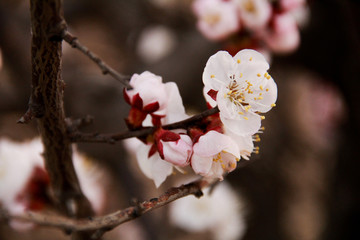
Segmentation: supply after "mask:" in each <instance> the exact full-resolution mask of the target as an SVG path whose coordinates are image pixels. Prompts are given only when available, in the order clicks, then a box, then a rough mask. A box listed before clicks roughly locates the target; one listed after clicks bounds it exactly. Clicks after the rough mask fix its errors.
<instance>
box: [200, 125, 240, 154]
mask: <svg viewBox="0 0 360 240" xmlns="http://www.w3.org/2000/svg"><path fill="white" fill-rule="evenodd" d="M193 150H194V154H196V155H199V156H201V157H212V156H214V155H216V154H218V153H219V152H221V151H226V152H229V153H231V154H232V155H234V156H235V157H237V158H239V157H240V154H239V148H238V146H237V145H236V143H235V142H234V141H233V140H232V139H231V138H230V137H229V136H226V135H224V134H221V133H219V132H216V131H209V132H207V133H206V134H204V135H203V136H201V137H200V138H199V140H198V142H197V143H195V144H194V147H193Z"/></svg>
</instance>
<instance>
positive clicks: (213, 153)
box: [191, 131, 240, 180]
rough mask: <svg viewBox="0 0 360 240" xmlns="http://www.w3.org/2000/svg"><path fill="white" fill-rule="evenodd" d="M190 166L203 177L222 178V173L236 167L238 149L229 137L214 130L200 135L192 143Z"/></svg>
mask: <svg viewBox="0 0 360 240" xmlns="http://www.w3.org/2000/svg"><path fill="white" fill-rule="evenodd" d="M193 151H194V153H193V156H192V158H191V166H192V168H193V170H194V171H195V173H197V174H200V175H202V176H204V177H209V178H219V179H221V180H222V179H223V175H224V174H225V173H227V172H231V171H233V170H234V169H235V168H236V162H237V161H238V160H239V159H240V151H239V148H238V146H237V144H236V143H235V142H234V141H233V140H232V139H231V137H229V136H226V135H224V134H221V133H219V132H216V131H209V132H207V133H206V134H204V135H202V136H201V137H200V138H199V140H198V141H197V142H196V143H195V144H194V147H193Z"/></svg>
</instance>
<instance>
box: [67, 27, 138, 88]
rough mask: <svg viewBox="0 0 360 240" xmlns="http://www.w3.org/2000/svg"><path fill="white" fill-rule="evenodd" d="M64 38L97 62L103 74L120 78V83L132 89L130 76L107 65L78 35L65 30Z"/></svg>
mask: <svg viewBox="0 0 360 240" xmlns="http://www.w3.org/2000/svg"><path fill="white" fill-rule="evenodd" d="M62 38H63V39H64V41H65V42H67V43H69V44H70V45H71V46H72V47H73V48H76V49H78V50H80V51H81V52H82V53H83V54H85V55H86V56H88V57H89V58H90V59H91V60H92V61H93V62H95V63H96V64H97V65H98V66H99V68H100V69H101V71H102V73H103V74H109V75H110V76H112V77H113V78H115V79H116V80H118V81H119V82H120V83H122V84H123V85H124V86H126V88H128V89H131V88H132V87H131V86H130V84H129V81H128V80H129V78H130V77H129V76H125V75H122V74H120V73H118V72H117V71H115V70H114V69H113V68H112V67H110V66H109V65H107V64H106V63H105V62H104V61H103V60H102V59H101V58H100V57H99V56H97V55H96V54H95V53H93V52H91V51H90V50H89V49H88V48H87V47H85V46H84V45H82V44H81V43H80V42H79V40H78V39H77V37H74V36H73V35H72V34H71V33H69V32H68V31H67V30H64V31H63V34H62Z"/></svg>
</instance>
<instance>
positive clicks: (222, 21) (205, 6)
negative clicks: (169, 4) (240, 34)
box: [192, 0, 240, 40]
mask: <svg viewBox="0 0 360 240" xmlns="http://www.w3.org/2000/svg"><path fill="white" fill-rule="evenodd" d="M192 7H193V11H194V13H195V15H196V16H197V17H198V21H197V27H198V29H199V31H200V32H201V33H202V34H204V35H205V36H206V37H207V38H209V39H210V40H221V39H224V38H226V37H228V36H230V35H231V34H232V33H235V32H237V31H239V30H240V22H239V18H238V12H237V9H236V6H235V4H234V2H233V1H222V0H196V1H194V3H193V5H192Z"/></svg>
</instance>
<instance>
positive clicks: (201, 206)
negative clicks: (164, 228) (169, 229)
mask: <svg viewBox="0 0 360 240" xmlns="http://www.w3.org/2000/svg"><path fill="white" fill-rule="evenodd" d="M203 192H204V196H202V197H201V198H200V199H197V198H195V197H194V196H188V197H186V198H182V199H179V200H177V201H175V202H174V203H172V204H171V205H170V211H169V214H170V221H171V222H172V223H173V224H174V225H175V226H177V227H179V228H182V229H184V230H186V231H189V232H205V231H210V232H211V233H212V235H213V237H214V238H213V239H215V240H235V239H240V238H241V237H242V235H243V234H244V231H245V222H244V216H243V212H242V210H243V209H242V202H241V200H240V199H239V198H238V196H237V195H236V193H235V192H234V191H233V189H232V188H231V187H230V185H229V184H227V183H226V182H222V183H220V184H218V185H217V186H215V188H214V189H213V190H212V191H211V192H210V189H205V190H204V191H203Z"/></svg>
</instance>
